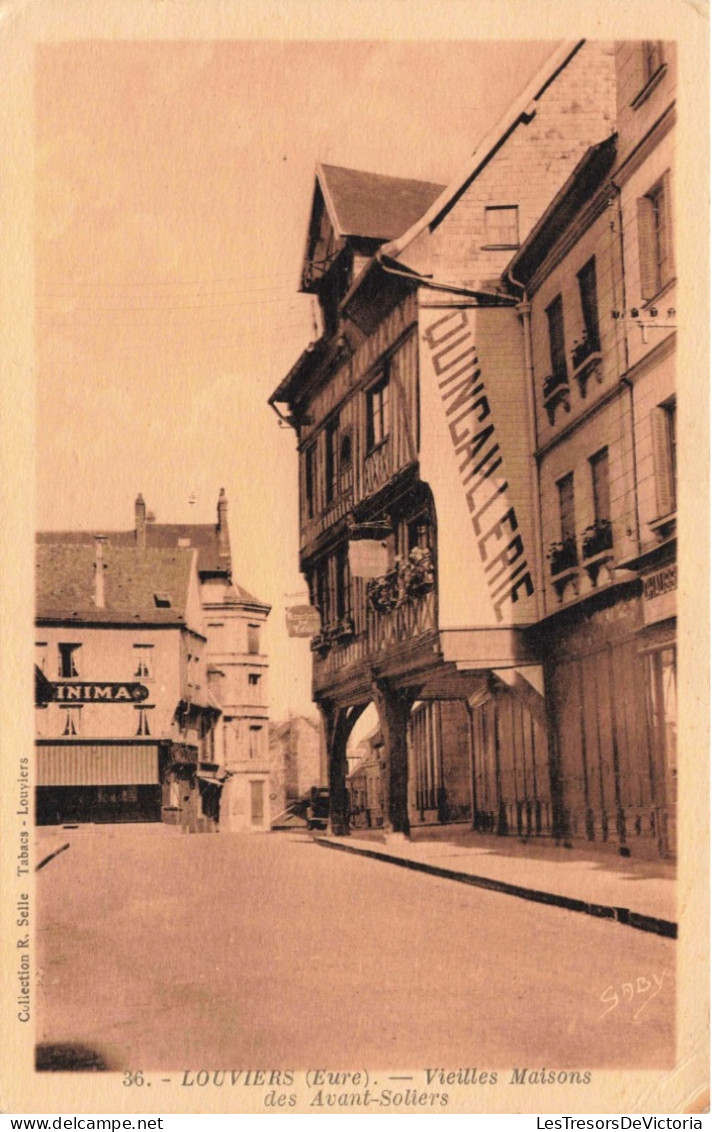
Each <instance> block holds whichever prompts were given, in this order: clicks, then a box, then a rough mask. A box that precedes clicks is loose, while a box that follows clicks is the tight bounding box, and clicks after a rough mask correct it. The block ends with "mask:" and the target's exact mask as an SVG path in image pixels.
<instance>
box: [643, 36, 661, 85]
mask: <svg viewBox="0 0 712 1132" xmlns="http://www.w3.org/2000/svg"><path fill="white" fill-rule="evenodd" d="M664 62H665V57H664V55H663V45H662V41H661V40H659V39H650V40H646V41H645V42H644V43H643V79H644V82H645V84H646V85H647V84H648V83H649V82H650V80H651V79H652V78H653V77H654V76H655V75H657V73H658V71H659V70H660V68H661V67H662V65H663V63H664Z"/></svg>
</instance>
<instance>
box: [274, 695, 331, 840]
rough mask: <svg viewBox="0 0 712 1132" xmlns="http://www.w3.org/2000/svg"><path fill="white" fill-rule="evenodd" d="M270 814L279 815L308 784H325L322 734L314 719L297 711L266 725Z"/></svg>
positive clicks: (310, 785)
mask: <svg viewBox="0 0 712 1132" xmlns="http://www.w3.org/2000/svg"><path fill="white" fill-rule="evenodd" d="M269 767H270V772H269V789H270V818H271V820H274V819H275V818H277V817H279V816H280V815H282V814H283V813H284V812H285V811H286V810H287V809H288V807H289V806H290V805H291V804H292V803H294V802H296V801H298V800H299V799H300V798H303V797H304V796H305V795H306V794H307V792H308V791H309V790H310V789H311V787H312V786H325V785H326V781H327V778H326V758H325V752H324V736H323V733H322V729H321V725H320V724H319V723H318V721H316V720H313V719H307V718H306V717H305V716H302V715H297V716H293V717H292V718H290V719H285V720H283V721H282V722H281V723H270V725H269Z"/></svg>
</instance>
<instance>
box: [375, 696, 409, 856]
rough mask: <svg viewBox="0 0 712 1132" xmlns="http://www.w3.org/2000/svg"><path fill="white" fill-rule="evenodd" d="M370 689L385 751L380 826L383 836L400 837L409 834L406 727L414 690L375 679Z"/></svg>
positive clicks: (388, 837) (391, 838) (397, 838)
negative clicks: (383, 805) (398, 688)
mask: <svg viewBox="0 0 712 1132" xmlns="http://www.w3.org/2000/svg"><path fill="white" fill-rule="evenodd" d="M372 692H373V702H374V704H375V706H376V710H377V712H378V719H379V723H380V726H381V731H382V732H383V742H384V749H385V752H386V781H385V790H384V794H385V814H384V830H385V833H386V839H387V840H400V839H402V838H406V837H408V836H409V834H410V820H409V817H408V739H407V728H408V720H409V719H410V712H411V708H412V707H413V704H414V703H415V701H416V699H417V693H416V691H415V690H413V689H406V690H402V691H401V690H395V689H393V688H391V687H390V686H389V684H388V683H387V681H385V680H375V681H374V682H373V685H372Z"/></svg>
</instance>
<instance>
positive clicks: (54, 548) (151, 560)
mask: <svg viewBox="0 0 712 1132" xmlns="http://www.w3.org/2000/svg"><path fill="white" fill-rule="evenodd" d="M198 590H199V585H198V575H197V570H196V553H195V551H194V550H190V549H183V548H176V549H172V550H169V549H167V548H160V549H151V550H145V549H144V550H138V549H136V548H135V547H126V546H120V547H116V546H111V545H109V544H108V543H107V542H106V540H105V539H103V538H101V537H99V538H97V539H96V540H95V545H94V546H92V545H89V544H87V543H86V542H84V543H83V544H72V543H69V542H62V543H57V544H53V543H49V542H44V543H42V544H41V545H39V546H38V547H37V615H36V626H37V639H36V645H35V653H36V665H37V668H38V669H39V671H40V673H42V675H43V677H44V679H45V680H46V681H48V682H49V684H50V686H51V691H52V697H51V699H48V700H47V702H44V703H40V704H39V705H38V706H37V707H36V709H35V715H36V721H37V727H36V734H37V740H36V755H37V773H36V782H37V794H36V820H37V822H38V824H40V825H44V824H50V825H51V824H64V823H74V822H101V821H104V822H106V821H160V820H161V817H162V814H163V813H164V812H165V804H166V802H168V803H169V804H170V801H174V802H175V804H176V805H178V804H182V805H184V807H185V809H186V824H189V825H190V826H191V828H196V829H197V828H199V826H200V824H201V822H202V824H203V826H205V824H206V823H205V821H202V819H205V817H206V815H205V812H204V811H203V809H202V806H201V799H200V794H199V791H198V789H197V786H196V775H197V772H198V769H199V767H200V765H201V763H203V762H204V761H205V762H207V761H210V759H211V757H212V756H211V754H210V752H211V747H212V733H213V727H214V723H215V720H216V718H217V716H218V714H219V713H218V710H217V709H216V708H215V706H214V705H213V704H212V703H211V702H210V698H209V695H208V688H207V679H206V672H205V644H206V640H205V634H204V632H203V617H202V609H201V605H200V598H199V592H198ZM44 698H45V697H42V699H44Z"/></svg>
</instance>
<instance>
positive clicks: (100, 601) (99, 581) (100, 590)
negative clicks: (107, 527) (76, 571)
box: [94, 535, 106, 609]
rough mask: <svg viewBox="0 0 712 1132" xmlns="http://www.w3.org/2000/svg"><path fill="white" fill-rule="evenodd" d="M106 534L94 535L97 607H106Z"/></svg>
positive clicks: (95, 598)
mask: <svg viewBox="0 0 712 1132" xmlns="http://www.w3.org/2000/svg"><path fill="white" fill-rule="evenodd" d="M105 542H106V535H94V605H95V606H96V608H97V609H104V608H105V606H106V599H105V595H104V571H105V570H106V566H105V564H104V543H105Z"/></svg>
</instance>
